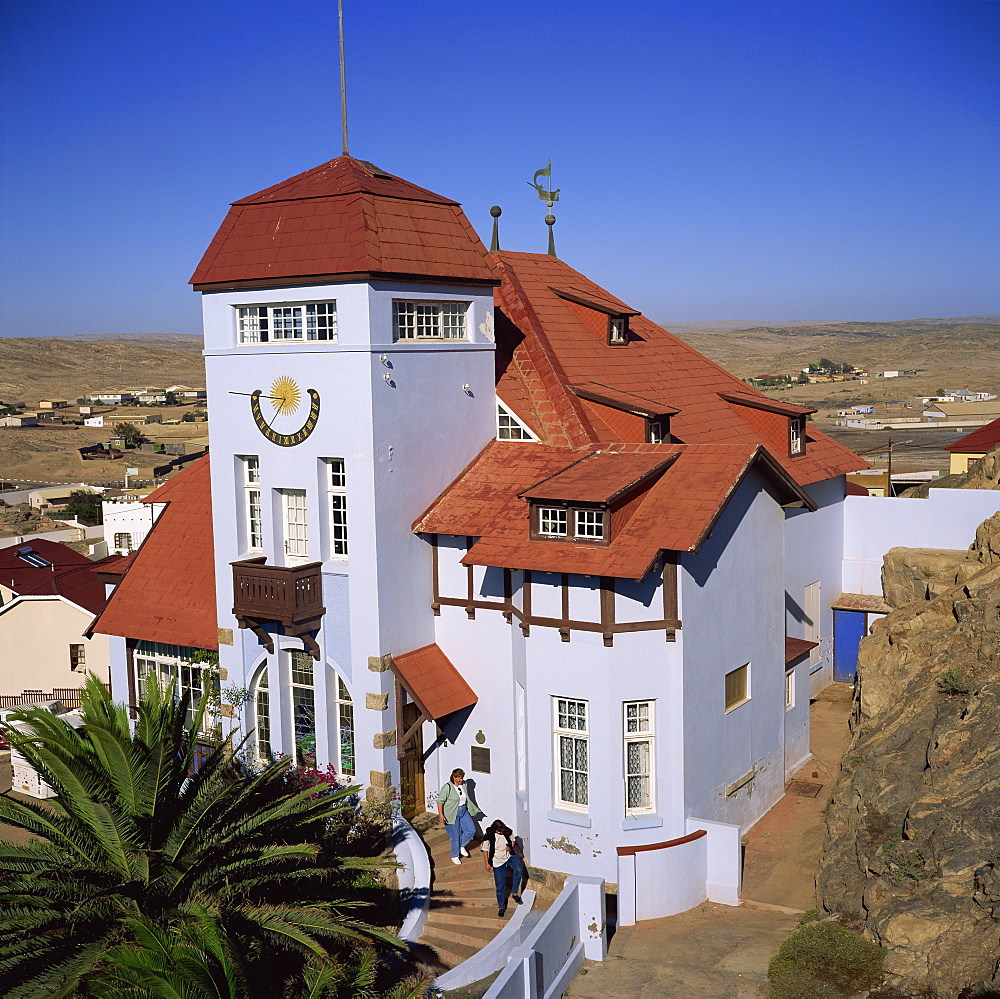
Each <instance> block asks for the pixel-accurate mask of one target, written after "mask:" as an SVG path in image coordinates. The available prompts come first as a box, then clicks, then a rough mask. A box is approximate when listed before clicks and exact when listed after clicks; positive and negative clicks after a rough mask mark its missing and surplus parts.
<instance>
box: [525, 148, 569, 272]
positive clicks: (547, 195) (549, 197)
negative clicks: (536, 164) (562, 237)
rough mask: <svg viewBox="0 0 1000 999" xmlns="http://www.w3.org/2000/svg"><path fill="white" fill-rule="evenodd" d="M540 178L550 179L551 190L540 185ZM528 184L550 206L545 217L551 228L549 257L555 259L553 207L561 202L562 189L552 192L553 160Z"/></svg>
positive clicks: (538, 171) (536, 172)
mask: <svg viewBox="0 0 1000 999" xmlns="http://www.w3.org/2000/svg"><path fill="white" fill-rule="evenodd" d="M539 177H548V178H549V189H548V190H547V191H546V190H545V188H544V187H542V185H541V184H539V183H538V178H539ZM528 183H529V184H530V185H531V186H532V187H533V188H534V189H535V193H536V194H537V195H538V197H539V198H541V200H542V201H544V202H545V203H546V204H547V205H548V208H549V213H548V215H546V216H545V224H546V225H547V226H548V227H549V256H550V257H554V256H555V255H556V238H555V234H554V233H555V230H554V229H553V228H552V227H553V226H554V225H555V224H556V217H555V215H553V214H552V205H553V204H554V203H555V202H556V201H558V200H559V191H560V190H561V189H560V188H556V190H554V191H553V190H552V160H549V162H548V165H547V166H546V167H545V169H544V170H536V171H535V177H534V180H529V181H528Z"/></svg>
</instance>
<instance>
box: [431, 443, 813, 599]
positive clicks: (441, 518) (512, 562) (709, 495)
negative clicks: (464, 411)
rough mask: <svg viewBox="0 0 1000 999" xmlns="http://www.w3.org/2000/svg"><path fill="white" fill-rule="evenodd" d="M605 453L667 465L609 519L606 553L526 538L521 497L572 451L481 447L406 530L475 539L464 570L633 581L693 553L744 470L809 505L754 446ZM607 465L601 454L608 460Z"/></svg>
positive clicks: (570, 458)
mask: <svg viewBox="0 0 1000 999" xmlns="http://www.w3.org/2000/svg"><path fill="white" fill-rule="evenodd" d="M609 450H612V451H617V452H620V453H622V456H623V457H625V456H626V455H632V456H635V457H639V456H641V457H642V458H643V459H646V460H647V461H649V462H650V463H651V464H652V467H653V468H655V467H656V465H658V464H659V463H661V462H663V460H664V459H672V460H671V463H670V465H669V466H668V467H667V468H666V470H665V471H664V472H663V473H662V474H661V475H659V477H656V476H654V475H652V474H648V475H647V478H646V483H648V485H646V488H645V489H643V490H641V491H640V496H639V497H638V498H637V499H636V500H635V501H634V502H632V503H630V504H628V505H629V509H628V511H627V515H626V516H625V517H623V518H620V519H619V520H618V521H617V523H616V522H615V520H614V513H613V514H612V517H613V521H612V528H613V529H612V536H611V539H610V542H609V544H607V545H594V544H580V543H576V542H573V541H562V540H550V539H547V538H532V537H531V536H530V521H529V516H528V510H529V507H528V500H527V499H526V498H524V493H525V491H526V490H527V491H533V490H532V486H533V485H534V484H535V483H537V482H538V481H539V480H540V479H543V478H545V477H547V476H550V475H557V474H558V473H560V472H562V471H563V470H564V469H566V468H567V466H569V465H570V464H571V463H572V462H574V461H575V460H577V459H579V458H580V457H581V453H580V451H579V450H576V449H572V448H557V447H552V446H550V445H546V444H534V443H511V442H507V441H502V442H501V441H494V442H493V443H491V444H489V445H488V446H487V447H486V449H485V450H484V451H483V452H482V453H481V454H480V455H479V457H478V458H477V459H476V460H475V461H474V462H473V463H472V464H471V465H470V466H469V467H468V468H467V469H466V470H465V471H464V472H463V473H462V474H461V475H460V476H459V478H458V479H456V480H455V482H453V483H452V484H451V485H450V486H449V487H448V488H447V489H446V490H445V491H444V492H443V493H442V494H441V496H439V497H438V499H437V500H436V501H435V502H434V504H433V505H432V506H431V507H430V509H429V510H427V512H426V513H424V514H423V515H422V516H421V517H420V518H418V520H417V521H416V522H415V523H414V525H413V529H414V531H416V532H418V533H436V534H456V535H470V536H473V537H478V538H479V539H480V540H479V541H478V542H476V544H474V545H473V547H472V548H471V550H470V551H469V553H468V554H467V555H466V556H465V558H464V559H463V560H462V561H463V563H464V564H466V565H490V566H502V567H504V568H514V569H536V570H539V571H543V572H579V573H585V574H590V575H604V576H617V577H622V578H627V579H641V578H642V577H643V576H644V575H645V574H646V573H647V572H648V571H649V569H650V567H651V566H652V564H653V563H654V562H655V561H656V559H657V557H658V555H659V553H660V551H663V550H666V551H696V550H697V549H698V547H699V546H700V545H701V544H702V542H703V541H704V540H705V538H706V537H707V536H708V534H709V532H710V531H711V529H712V525H713V524H714V523H715V521H716V520H717V519H718V517H719V515H720V514H721V513H722V510H723V509H724V508H725V505H726V503H727V502H728V500H729V497H730V496H731V495H732V493H733V492H734V490H735V489H736V488H737V486H738V485H739V484H740V482H741V481H742V480H743V478H744V477H745V476H746V474H747V473H748V472H749V471H750V469H751V468H754V467H757V468H760V469H761V471H762V472H763V473H764V474H765V475H767V476H768V477H769V478H770V479H771V480H772V481H773V482H774V483H776V484H777V486H778V489H779V490H780V492H781V493H782V494H783V495H784V496H785V497H786V498H787V499H789V500H792V501H800V502H806V503H808V502H810V501H809V500H808V497H807V496H806V494H805V493H803V492H802V490H801V489H800V488H799V486H798V485H797V484H796V483H795V481H794V480H793V479H792V478H791V477H790V476H789V475H788V474H787V473H786V472H785V471H784V470H783V469H782V468H781V467H780V466H779V465H778V463H777V462H776V461H774V459H773V458H771V457H770V456H769V455H768V453H767V451H766V450H765V449H764V448H763V447H761V446H760V445H756V444H714V445H709V444H701V445H687V446H682V445H669V444H667V445H664V444H617V445H613V446H612V447H611V448H610V449H609ZM614 457H615V456H614V455H610V454H609V455H608V460H609V461H611V460H613V459H614ZM588 460H590V459H588ZM574 467H576V468H578V469H579V468H582V467H583V465H582V464H581V465H576V466H574ZM627 467H631V468H632V469H633V471H634V466H627ZM647 467H648V466H647ZM582 486H583V483H582V482H581V487H582Z"/></svg>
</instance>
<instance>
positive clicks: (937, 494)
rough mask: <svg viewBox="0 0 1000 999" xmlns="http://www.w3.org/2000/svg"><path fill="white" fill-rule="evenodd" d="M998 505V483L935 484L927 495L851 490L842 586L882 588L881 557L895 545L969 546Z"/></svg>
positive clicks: (861, 589) (864, 589)
mask: <svg viewBox="0 0 1000 999" xmlns="http://www.w3.org/2000/svg"><path fill="white" fill-rule="evenodd" d="M998 510H1000V491H997V490H995V489H931V490H930V495H929V496H928V498H927V499H919V498H915V497H912V498H911V497H888V496H848V497H847V500H846V501H845V504H844V561H843V577H842V578H843V585H842V590H843V592H845V593H873V594H881V592H882V558H883V556H884V555H885V553H886V552H887V551H889V549H890V548H900V547H902V548H951V549H959V550H961V549H966V548H968V547H969V545H970V544H972V542H973V541H974V540H975V537H976V528H977V527H978V526H979V525H980V524H981V523H982V522H983V521H984V520H986V519H987V518H989V517H992V516H993V514H995V513H996V512H997V511H998Z"/></svg>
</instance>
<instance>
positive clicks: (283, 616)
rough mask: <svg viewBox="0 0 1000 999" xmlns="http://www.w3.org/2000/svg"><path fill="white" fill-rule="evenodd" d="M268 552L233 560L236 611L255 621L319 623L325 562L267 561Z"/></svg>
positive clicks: (296, 625) (298, 625)
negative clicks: (280, 563) (257, 556)
mask: <svg viewBox="0 0 1000 999" xmlns="http://www.w3.org/2000/svg"><path fill="white" fill-rule="evenodd" d="M266 561H267V559H266V557H264V556H261V557H259V558H248V559H244V560H243V561H242V562H233V563H232V566H233V614H234V615H235V616H236V617H237V618H239V619H240V621H241V625H240V626H241V627H248V626H249V625H246V624H243V623H242V622H243V621H244V620H246V621H248V622H249V621H253V622H265V621H275V622H277V623H280V624H283V625H285V627H286V628H294V629H295V631H298V629H299V628H301V627H303V626H308V627H311V628H316V627H318V623H319V618H321V617H322V616H323V614H324V613H325V610H326V608H324V606H323V581H322V575H321V573H320V567H321V566H322V562H310V563H308V564H307V565H266V564H265V563H266Z"/></svg>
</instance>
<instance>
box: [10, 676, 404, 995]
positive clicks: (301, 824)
mask: <svg viewBox="0 0 1000 999" xmlns="http://www.w3.org/2000/svg"><path fill="white" fill-rule="evenodd" d="M188 707H189V705H188V702H187V698H184V699H182V700H180V701H176V700H175V699H174V696H173V691H172V689H168V690H167V691H166V692H161V691H159V689H158V688H157V686H156V685H155V684H150V685H149V687H148V689H147V692H146V694H145V696H144V697H143V698H142V699H141V700H140V703H139V704H138V706H137V710H138V717H137V720H136V723H135V730H134V732H133V731H132V728H131V726H130V723H129V718H128V713H127V709H126V708H125V707H124V706H123V705H120V704H114V703H113V702H112V700H111V696H110V694H109V693H108V692H107V691H106V689H105V688H104V685H103V684H102V683H101V682H100V681H99V680H97V678H96V677H93V676H91V677H89V678H88V680H87V683H86V686H85V689H84V692H83V708H82V719H81V720H82V725H81V727H79V728H73V727H72V726H70V725H69V724H67V723H66V721H64V720H63V719H62V718H58V717H56V716H54V715H52V714H51V713H49V712H48V711H46V710H44V709H43V708H39V707H28V708H24V709H22V710H19V711H18V712H17V713H15V714H12V715H11V716H10V718H11V720H13V721H16V722H19V723H23V724H22V725H20V726H19V727H20V728H23V729H26V730H27V731H18V730H16V729H13V728H8V729H7V735H8V738H9V739H10V742H11V744H12V745H13V746H14V748H15V749H16V750H17V751H18V752H20V753H21V754H22V755H23V756H24V757H25V758H26V759H27V761H28V762H29V763H30V764H31V765H32V766H33V767H34V768H35V769H36V770H37V771H38V773H39V774H40V775H41V776H42V778H43V779H44V780H45V781H46V782H47V783H48V784H49V785H51V787H52V788H53V790H55V792H56V794H57V798H56V799H54V800H53V801H52V803H50V804H44V805H43V804H41V803H38V804H35V803H27V802H20V801H17V800H14V799H11V798H6V797H2V796H0V821H3V822H6V823H8V824H10V825H12V826H16V827H19V828H20V829H23V830H25V831H27V832H28V833H30V834H32V835H33V837H36V838H33V839H31V840H29V842H27V843H26V844H24V845H17V844H14V843H10V842H0V994H2V995H4V996H6V997H8V999H22V997H23V999H28V997H36V996H37V997H41V996H45V997H62V996H65V997H69V996H88V995H101V996H102V997H105V999H110V996H111V995H112V994H121V995H123V996H124V995H126V994H128V995H132V996H151V995H155V996H159V995H164V996H168V995H178V996H180V995H192V996H199V997H200V996H201V995H205V996H209V995H211V996H213V997H215V996H218V997H220V999H229V997H230V996H232V997H236V996H243V995H247V996H251V995H258V994H265V991H261V990H260V986H261V984H262V983H264V984H267V985H268V988H267V990H266V994H267V995H271V996H274V995H278V994H280V989H281V988H283V987H284V985H283V984H281V985H280V986H279V989H278V990H276V989H275V987H274V986H275V983H286V982H295V981H300V982H304V981H305V980H306V979H305V976H306V975H307V974H313V973H314V971H315V969H317V968H319V969H323V968H326V967H327V966H329V968H330V970H329V972H323V973H324V974H327V973H329V974H336V973H339V972H336V967H337V966H338V965H339V966H342V967H355V966H357V965H358V961H359V958H358V955H359V953H360V952H361V950H363V949H364V948H370V947H372V946H374V945H378V946H379V947H381V948H383V949H384V948H385V947H390V948H391V947H399V946H401V945H400V943H399V941H398V940H396V938H395V937H393V936H392V935H391V934H390V933H388V932H386V931H384V930H381V929H378V928H376V927H373V926H371V925H368V924H367V923H365V922H364V921H363V920H362V919H361V918H360V917H361V915H362V911H363V910H364V908H365V905H366V903H365V902H364V901H363V900H362V895H363V892H359V890H358V886H359V884H362V885H363V884H366V883H367V884H372V883H373V882H374V880H375V879H374V877H373V874H374V872H375V869H376V868H377V867H378V866H380V862H379V861H378V860H375V859H365V858H358V857H350V856H346V855H345V853H346V851H345V849H344V846H345V843H344V837H343V835H342V832H343V830H344V829H345V828H347V827H349V819H350V817H351V816H352V811H351V808H352V806H351V801H350V797H351V795H352V792H353V791H355V790H356V789H355V788H344V789H342V790H339V791H336V792H334V793H333V794H329V795H317V794H316V791H315V788H308V789H306V790H295V789H293V788H292V787H291V785H290V783H289V782H288V781H287V780H286V775H285V771H286V770H287V768H288V761H287V760H286V761H281V762H277V763H274V764H272V765H270V766H267V767H265V768H264V769H263V770H261V771H259V772H257V773H241V772H239V768H238V767H237V765H236V763H235V758H234V750H233V746H232V744H231V743H230V742H228V741H227V742H224V743H223V744H222V745H220V746H219V747H217V748H216V749H215V750H214V751H213V752H212V753H211V755H210V756H209V757H208V758H207V759H202V758H201V757H200V756H198V757H197V758H196V734H197V732H198V731H199V726H200V724H201V713H202V712H203V711H204V709H205V702H204V700H203V702H202V704H201V705H200V706H199V708H198V710H196V711H195V712H194V717H193V718H192V719H191V720H188V718H187V716H188ZM338 828H339V829H340V830H341V832H340V833H339V834H338V831H337V830H338ZM171 948H173V949H174V950H175V951H176V958H177V959H176V960H174V959H173V958H163V957H162V955H163V954H164V953H169V952H170V949H171ZM130 953H131V954H132V957H133V959H135V960H139V958H140V957H142V955H144V957H142V960H144V961H145V962H146V963H147V964H148V963H150V962H151V961H152V963H153V964H154V965H155V963H156V960H161V963H163V962H165V967H172V968H174V969H177V968H181V969H183V968H187V969H188V970H189V971H190V970H191V969H193V968H195V967H196V966H198V964H199V961H200V962H201V963H202V964H203V965H204V969H205V970H204V972H203V975H202V977H203V978H204V982H208V981H209V980H211V981H213V982H215V983H216V985H213V986H212V988H213V989H215V991H211V990H210V991H205V992H201V991H191V989H187V990H184V989H182V990H181V991H179V992H175V991H172V990H171V989H170V988H168V987H167V986H166V985H164V987H163V988H162V989H161V988H160V987H159V986H157V988H156V989H154V990H152V991H150V990H149V988H140V989H139V990H138V991H135V990H133V991H131V992H120V993H112V990H111V989H110V987H105V986H102V984H101V983H102V982H104V983H106V985H107V986H110V981H111V979H110V978H109V976H110V975H112V969H113V968H115V967H117V968H119V969H121V968H123V967H127V965H128V961H126V960H125V958H126V957H127V955H128V954H130ZM157 954H159V955H160V958H156V955H157ZM197 955H201V956H200V957H198V956H197ZM123 961H125V963H124V964H123V963H122V962H123ZM133 963H135V961H134V960H133ZM140 963H141V962H140ZM362 963H363V962H362ZM212 969H214V970H212ZM309 969H314V971H313V972H310V971H309ZM122 975H125V972H122V973H121V974H120V975H119V978H120V980H121V986H122V987H124V986H125V984H127V975H125V977H122ZM220 975H221V977H219V976H220ZM205 976H207V977H205ZM154 977H155V976H154ZM196 977H197V976H196ZM227 982H228V983H229V984H228V985H227V984H226V983H227ZM147 984H148V983H147ZM216 986H218V987H216ZM116 987H117V986H116ZM230 987H231V988H230ZM199 988H200V986H199ZM226 988H230V991H229V992H227V991H226ZM233 989H235V991H232V990H233ZM314 994H315V995H320V994H322V993H314Z"/></svg>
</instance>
